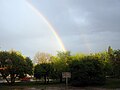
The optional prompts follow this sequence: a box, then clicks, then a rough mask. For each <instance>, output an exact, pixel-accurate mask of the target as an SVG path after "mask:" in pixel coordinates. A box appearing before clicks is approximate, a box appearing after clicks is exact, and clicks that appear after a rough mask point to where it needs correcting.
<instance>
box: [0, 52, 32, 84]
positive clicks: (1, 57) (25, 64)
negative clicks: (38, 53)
mask: <svg viewBox="0 0 120 90" xmlns="http://www.w3.org/2000/svg"><path fill="white" fill-rule="evenodd" d="M0 63H1V67H3V66H4V67H5V69H2V70H0V72H1V74H2V77H3V78H5V79H6V80H7V83H9V84H10V83H11V84H13V83H14V82H15V79H16V77H23V76H25V75H26V74H30V75H31V74H32V73H31V70H32V67H33V66H32V62H31V60H30V59H29V60H28V58H26V57H24V56H22V54H21V53H20V52H16V51H9V52H8V51H1V52H0ZM4 67H3V68H4ZM7 76H10V81H9V80H8V78H7Z"/></svg>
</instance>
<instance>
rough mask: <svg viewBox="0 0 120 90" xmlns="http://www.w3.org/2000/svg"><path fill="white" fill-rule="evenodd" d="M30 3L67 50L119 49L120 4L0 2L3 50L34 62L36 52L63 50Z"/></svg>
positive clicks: (107, 0)
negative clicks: (18, 52)
mask: <svg viewBox="0 0 120 90" xmlns="http://www.w3.org/2000/svg"><path fill="white" fill-rule="evenodd" d="M28 2H29V3H30V4H31V5H32V6H33V7H34V8H35V9H36V10H38V11H39V12H40V13H41V14H42V15H43V16H45V17H46V18H47V20H48V22H49V23H50V24H51V25H52V26H53V27H54V28H55V31H56V32H57V33H58V34H59V36H60V38H61V40H62V42H63V44H64V46H65V47H66V49H67V50H70V51H71V52H74V53H77V52H82V53H93V52H100V51H103V50H105V49H107V48H108V46H112V47H113V49H120V0H0V49H1V50H10V49H15V50H18V51H21V52H22V53H23V54H24V55H26V56H30V57H31V58H32V57H33V56H34V55H35V53H36V52H37V51H40V52H48V53H52V54H55V53H56V51H57V50H61V47H60V45H59V43H58V42H57V40H56V38H55V36H54V35H53V33H52V32H51V30H50V28H49V27H48V25H47V24H46V23H45V21H44V20H43V19H42V17H40V16H39V15H37V14H36V12H35V11H34V10H32V9H31V8H30V7H29V6H28Z"/></svg>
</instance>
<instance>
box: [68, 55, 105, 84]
mask: <svg viewBox="0 0 120 90" xmlns="http://www.w3.org/2000/svg"><path fill="white" fill-rule="evenodd" d="M70 69H71V73H72V78H71V81H72V85H76V86H79V85H91V84H103V83H104V82H105V72H104V65H103V63H102V62H100V61H99V60H97V59H96V58H94V57H92V56H86V57H84V58H83V59H81V60H79V61H78V60H74V61H72V63H71V64H70Z"/></svg>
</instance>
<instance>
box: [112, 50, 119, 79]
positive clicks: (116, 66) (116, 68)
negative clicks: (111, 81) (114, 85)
mask: <svg viewBox="0 0 120 90" xmlns="http://www.w3.org/2000/svg"><path fill="white" fill-rule="evenodd" d="M112 66H113V77H114V78H120V50H119V49H118V50H114V52H113V57H112Z"/></svg>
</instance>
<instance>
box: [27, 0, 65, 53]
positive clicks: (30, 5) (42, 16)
mask: <svg viewBox="0 0 120 90" xmlns="http://www.w3.org/2000/svg"><path fill="white" fill-rule="evenodd" d="M26 3H27V5H28V6H29V7H30V8H31V9H32V10H33V11H34V12H35V13H36V14H37V15H38V16H40V17H41V18H42V19H43V21H44V22H45V23H46V24H47V26H48V27H49V30H51V32H52V33H53V35H54V36H55V38H56V40H57V41H58V43H59V45H60V48H61V49H62V51H64V52H66V49H65V46H64V44H63V42H62V40H61V38H60V36H59V35H58V33H57V32H56V30H55V29H54V28H53V26H52V25H51V24H50V23H49V21H48V20H47V18H46V17H45V16H44V15H42V13H41V12H40V11H39V10H37V9H36V8H35V7H34V6H33V5H32V3H31V2H30V1H28V0H26Z"/></svg>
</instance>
